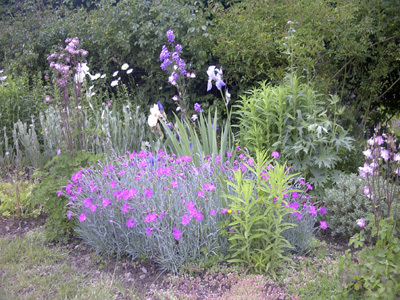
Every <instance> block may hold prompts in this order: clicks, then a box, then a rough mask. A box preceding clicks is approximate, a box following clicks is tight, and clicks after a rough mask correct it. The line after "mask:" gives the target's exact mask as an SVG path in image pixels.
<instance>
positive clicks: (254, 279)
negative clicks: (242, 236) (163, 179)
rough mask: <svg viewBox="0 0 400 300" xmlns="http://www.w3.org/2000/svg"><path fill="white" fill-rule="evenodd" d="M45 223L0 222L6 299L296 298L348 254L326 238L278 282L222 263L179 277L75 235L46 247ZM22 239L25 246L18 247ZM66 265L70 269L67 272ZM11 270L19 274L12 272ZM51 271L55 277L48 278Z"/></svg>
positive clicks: (0, 277)
mask: <svg viewBox="0 0 400 300" xmlns="http://www.w3.org/2000/svg"><path fill="white" fill-rule="evenodd" d="M44 221H45V218H44V217H41V218H37V219H34V218H31V219H22V218H4V217H1V218H0V239H1V242H0V245H1V246H0V248H1V251H2V253H3V252H4V253H8V254H7V255H6V257H5V258H3V259H2V261H1V262H0V274H1V275H0V282H1V285H0V291H1V290H2V291H3V292H4V293H5V295H8V296H9V297H10V299H13V298H12V297H16V298H18V299H50V298H51V299H61V298H63V297H65V296H67V297H68V298H74V297H76V298H77V299H89V298H85V297H86V296H85V295H95V289H100V292H99V293H98V295H105V294H104V293H106V294H107V293H108V294H107V295H113V298H112V299H196V300H200V299H277V300H278V299H298V298H296V294H295V292H296V289H298V288H299V286H304V284H305V281H304V280H303V281H302V282H301V281H299V279H298V278H299V276H306V277H305V278H308V280H310V281H313V280H316V279H317V278H318V276H322V275H323V274H325V273H326V272H327V268H328V266H330V265H334V264H337V262H338V258H339V256H340V255H341V254H343V253H344V251H345V250H346V243H344V242H343V241H341V240H335V239H332V238H330V237H329V235H326V234H325V235H323V236H321V237H320V238H323V239H326V241H323V242H319V245H318V247H317V248H315V249H314V250H313V251H312V252H311V253H310V254H309V255H307V256H306V255H305V256H301V255H293V256H292V259H293V264H290V268H289V269H290V270H291V271H290V272H288V271H284V270H282V271H283V272H282V273H281V274H280V275H279V277H278V278H277V279H276V280H272V278H269V277H268V276H261V275H258V276H256V275H247V276H243V270H242V269H241V268H240V267H229V266H227V265H226V264H216V265H214V266H212V267H211V268H209V269H205V268H202V267H200V266H199V265H189V266H187V267H185V268H184V270H183V271H182V272H181V273H180V274H178V275H173V274H169V273H167V272H163V271H162V270H161V269H160V268H159V267H158V266H156V265H155V264H153V263H151V262H150V261H146V260H145V261H140V260H135V261H132V259H130V258H129V257H120V258H115V257H110V256H100V255H97V254H96V253H95V252H94V251H93V250H92V249H91V248H90V247H88V246H87V245H85V244H84V243H83V242H82V240H80V239H77V238H73V237H72V238H71V239H70V240H69V242H68V243H66V244H54V243H51V244H48V243H46V242H45V240H44V237H43V224H44ZM22 240H24V241H27V242H28V244H21V241H22ZM17 245H18V247H17ZM18 249H19V250H18ZM21 249H22V250H24V251H23V252H22V251H21ZM28 250H29V252H30V253H31V254H32V253H35V252H36V251H37V252H43V251H44V252H46V253H49V257H48V258H47V259H45V258H33V257H31V258H29V254H28V255H27V254H24V253H26V252H27V251H28ZM10 251H14V252H16V253H18V252H19V251H21V252H20V253H21V254H22V257H19V260H18V262H15V261H13V260H12V259H8V260H7V257H9V252H10ZM50 253H51V254H50ZM65 264H68V267H69V268H67V269H66V268H65ZM13 270H14V271H15V270H19V271H20V272H21V273H18V272H17V273H16V274H12V272H13ZM318 272H319V273H320V274H319V275H318V274H317V273H318ZM55 273H56V274H58V277H57V279H56V278H54V277H52V276H51V274H55ZM325 275H327V276H329V274H325ZM325 275H324V276H325ZM27 276H30V277H31V280H29V279H27V278H26V277H27ZM24 277H25V279H22V278H24ZM46 277H47V279H46ZM39 279H40V280H39ZM42 280H44V281H46V282H47V283H46V284H47V285H48V287H49V288H50V291H53V294H52V296H51V297H50V296H49V295H50V294H49V293H50V291H46V290H45V289H44V288H42V287H41V286H39V285H37V284H38V283H40V282H42ZM62 281H69V282H71V285H70V286H66V284H65V283H63V284H61V282H62ZM74 284H75V285H76V289H75V290H74V289H73V286H74ZM83 287H85V288H83ZM103 289H104V291H103ZM105 289H108V291H105ZM92 292H93V294H91V293H92ZM79 293H81V294H79ZM91 297H92V296H91ZM93 297H94V296H93ZM98 297H101V296H98ZM132 297H133V298H132ZM90 299H101V298H96V297H94V298H90Z"/></svg>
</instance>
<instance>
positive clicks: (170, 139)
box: [162, 110, 236, 165]
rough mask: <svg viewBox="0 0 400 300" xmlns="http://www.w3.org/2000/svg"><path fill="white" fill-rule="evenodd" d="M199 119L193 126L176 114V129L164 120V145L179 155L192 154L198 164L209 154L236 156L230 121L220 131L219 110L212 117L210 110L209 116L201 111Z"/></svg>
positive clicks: (225, 156)
mask: <svg viewBox="0 0 400 300" xmlns="http://www.w3.org/2000/svg"><path fill="white" fill-rule="evenodd" d="M199 120H200V121H199V123H198V124H197V126H193V124H191V123H189V121H188V120H187V119H182V120H180V119H179V117H178V116H175V121H176V127H175V129H170V128H169V127H168V125H166V123H165V122H162V124H163V128H164V130H165V133H166V139H165V141H164V146H166V147H169V148H170V149H171V151H172V153H176V154H178V155H179V156H185V155H190V156H192V159H193V160H194V163H195V164H196V165H199V164H200V163H201V162H202V160H203V158H204V157H205V156H207V155H210V156H220V157H221V158H222V159H223V160H225V158H227V159H230V157H234V156H233V153H234V152H235V151H236V150H235V148H234V137H233V135H232V129H231V125H230V123H229V122H225V124H224V125H223V129H222V130H221V132H220V133H218V126H217V124H218V112H217V110H215V113H214V118H211V113H210V112H208V115H207V117H204V116H203V113H200V118H199Z"/></svg>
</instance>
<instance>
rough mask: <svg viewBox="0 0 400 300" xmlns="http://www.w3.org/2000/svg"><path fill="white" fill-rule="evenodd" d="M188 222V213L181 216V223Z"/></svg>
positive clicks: (185, 223)
mask: <svg viewBox="0 0 400 300" xmlns="http://www.w3.org/2000/svg"><path fill="white" fill-rule="evenodd" d="M189 223H190V217H189V216H188V215H183V216H182V225H187V224H189Z"/></svg>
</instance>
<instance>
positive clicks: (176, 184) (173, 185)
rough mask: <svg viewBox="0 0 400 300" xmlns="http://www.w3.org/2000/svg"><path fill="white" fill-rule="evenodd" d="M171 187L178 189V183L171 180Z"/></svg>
mask: <svg viewBox="0 0 400 300" xmlns="http://www.w3.org/2000/svg"><path fill="white" fill-rule="evenodd" d="M171 185H172V187H173V188H176V187H178V181H176V180H172V181H171Z"/></svg>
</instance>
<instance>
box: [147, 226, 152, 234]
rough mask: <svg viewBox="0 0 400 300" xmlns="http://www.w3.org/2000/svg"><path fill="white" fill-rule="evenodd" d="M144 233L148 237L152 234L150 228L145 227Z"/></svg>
mask: <svg viewBox="0 0 400 300" xmlns="http://www.w3.org/2000/svg"><path fill="white" fill-rule="evenodd" d="M146 233H147V234H148V235H152V234H153V233H152V232H151V228H150V227H147V228H146Z"/></svg>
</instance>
